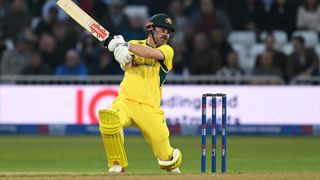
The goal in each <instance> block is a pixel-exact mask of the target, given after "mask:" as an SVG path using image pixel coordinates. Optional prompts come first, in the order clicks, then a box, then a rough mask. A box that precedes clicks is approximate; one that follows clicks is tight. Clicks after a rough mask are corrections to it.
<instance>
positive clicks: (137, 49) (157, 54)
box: [129, 43, 164, 60]
mask: <svg viewBox="0 0 320 180" xmlns="http://www.w3.org/2000/svg"><path fill="white" fill-rule="evenodd" d="M129 51H131V52H133V54H135V55H138V56H141V57H145V58H153V59H158V60H163V59H164V55H163V54H162V52H161V51H160V50H159V49H155V48H151V47H145V46H141V45H139V44H132V43H130V45H129Z"/></svg>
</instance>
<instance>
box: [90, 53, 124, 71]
mask: <svg viewBox="0 0 320 180" xmlns="http://www.w3.org/2000/svg"><path fill="white" fill-rule="evenodd" d="M98 59H99V64H97V65H94V66H91V67H90V74H98V75H104V74H114V75H119V74H122V73H123V71H122V69H121V68H120V66H119V64H118V63H117V62H116V61H115V60H113V59H112V57H111V55H110V54H109V53H108V52H107V51H106V50H105V49H101V50H100V52H99V54H98Z"/></svg>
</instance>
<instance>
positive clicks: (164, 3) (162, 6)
mask: <svg viewBox="0 0 320 180" xmlns="http://www.w3.org/2000/svg"><path fill="white" fill-rule="evenodd" d="M149 1H150V0H149ZM169 3H170V0H161V1H159V0H158V1H150V2H149V6H148V9H149V15H151V14H158V13H166V14H167V12H166V11H167V10H168V5H169Z"/></svg>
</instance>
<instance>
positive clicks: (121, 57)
mask: <svg viewBox="0 0 320 180" xmlns="http://www.w3.org/2000/svg"><path fill="white" fill-rule="evenodd" d="M128 48H129V44H128V43H125V44H123V45H119V46H118V47H116V49H115V50H114V53H113V54H114V57H115V58H116V60H117V61H118V63H119V64H120V65H122V66H123V65H126V64H128V63H130V62H131V60H132V56H131V55H130V53H129V49H128Z"/></svg>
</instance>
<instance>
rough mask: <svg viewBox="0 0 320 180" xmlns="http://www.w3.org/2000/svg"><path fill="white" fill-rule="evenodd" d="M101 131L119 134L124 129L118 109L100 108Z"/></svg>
mask: <svg viewBox="0 0 320 180" xmlns="http://www.w3.org/2000/svg"><path fill="white" fill-rule="evenodd" d="M99 119H100V132H101V133H104V134H117V133H120V132H121V131H122V126H121V120H120V118H119V115H118V111H117V110H112V109H101V110H99Z"/></svg>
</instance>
